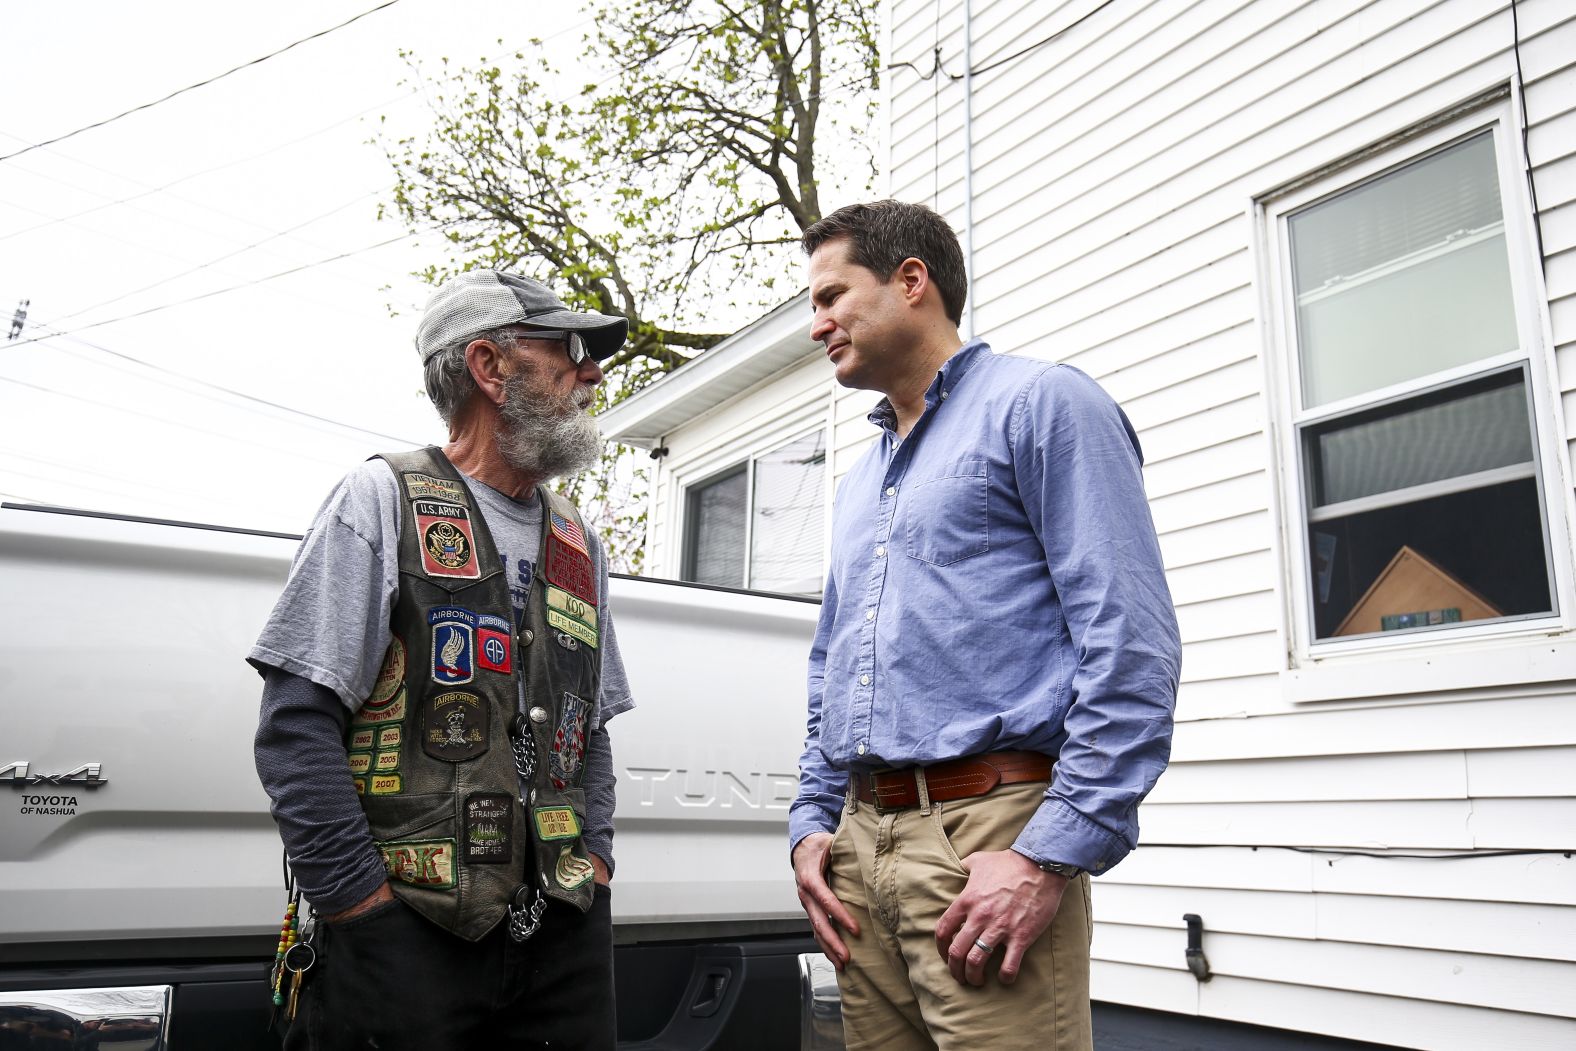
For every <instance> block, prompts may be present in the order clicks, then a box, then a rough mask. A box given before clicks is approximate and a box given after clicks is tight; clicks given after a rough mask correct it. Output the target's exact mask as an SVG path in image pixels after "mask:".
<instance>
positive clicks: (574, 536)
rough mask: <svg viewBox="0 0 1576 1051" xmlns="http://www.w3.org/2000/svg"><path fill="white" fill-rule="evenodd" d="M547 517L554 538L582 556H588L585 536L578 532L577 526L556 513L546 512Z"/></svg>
mask: <svg viewBox="0 0 1576 1051" xmlns="http://www.w3.org/2000/svg"><path fill="white" fill-rule="evenodd" d="M547 515H548V523H549V525H550V526H551V528H552V531H553V535H554V536H556V537H557V538H558V539H560V540H562V541H563V542H564V543H566V544H568V545H569V546H570V547H572V548H574V549H575V550H576V551H578V552H580V553H581V554H582V555H588V554H590V552H588V551H587V550H586V535H585V534H584V533H582V532H581V531H580V527H579V526H577V525H575V524H574V523H573V522H571V521H570V520H569V519H567V518H565V517H564V516H563V515H561V514H559V513H558V512H557V511H549V512H547Z"/></svg>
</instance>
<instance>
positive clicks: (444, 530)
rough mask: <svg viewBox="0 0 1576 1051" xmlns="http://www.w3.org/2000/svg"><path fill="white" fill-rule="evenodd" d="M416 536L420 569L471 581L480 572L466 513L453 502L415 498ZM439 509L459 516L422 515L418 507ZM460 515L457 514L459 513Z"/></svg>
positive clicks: (430, 574)
mask: <svg viewBox="0 0 1576 1051" xmlns="http://www.w3.org/2000/svg"><path fill="white" fill-rule="evenodd" d="M415 507H416V535H417V536H418V537H419V538H420V543H421V568H422V569H423V570H424V571H425V572H426V574H427V575H428V576H429V577H458V578H461V579H464V580H475V579H477V578H479V577H480V576H481V575H482V570H481V563H480V562H479V561H477V558H476V540H475V537H474V536H473V534H472V533H471V522H470V513H469V512H467V511H466V510H465V508H463V507H460V506H458V505H455V504H435V503H429V502H427V501H420V500H418V501H417V502H416V504H415ZM423 508H426V509H427V510H438V509H443V510H447V511H458V512H460V515H424V514H422V513H421V510H422V509H423ZM462 515H463V516H464V517H461V516H462Z"/></svg>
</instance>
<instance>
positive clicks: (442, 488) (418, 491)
mask: <svg viewBox="0 0 1576 1051" xmlns="http://www.w3.org/2000/svg"><path fill="white" fill-rule="evenodd" d="M405 491H406V492H407V493H409V494H410V498H411V499H412V500H424V499H426V500H450V501H455V502H458V503H462V504H463V503H468V502H469V501H467V500H466V498H465V486H463V485H461V484H460V483H459V482H451V481H449V480H448V479H447V478H434V477H432V475H430V474H416V473H414V472H412V473H410V474H407V475H405Z"/></svg>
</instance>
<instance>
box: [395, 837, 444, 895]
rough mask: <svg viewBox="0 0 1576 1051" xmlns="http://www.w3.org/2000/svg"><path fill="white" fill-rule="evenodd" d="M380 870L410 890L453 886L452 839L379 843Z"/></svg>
mask: <svg viewBox="0 0 1576 1051" xmlns="http://www.w3.org/2000/svg"><path fill="white" fill-rule="evenodd" d="M378 853H380V854H382V855H383V867H384V869H386V870H387V871H388V874H389V878H390V879H397V880H399V881H400V882H401V883H409V884H410V885H411V886H413V887H436V888H440V889H446V888H448V887H452V886H454V840H452V839H407V840H403V841H398V842H393V843H379V844H378Z"/></svg>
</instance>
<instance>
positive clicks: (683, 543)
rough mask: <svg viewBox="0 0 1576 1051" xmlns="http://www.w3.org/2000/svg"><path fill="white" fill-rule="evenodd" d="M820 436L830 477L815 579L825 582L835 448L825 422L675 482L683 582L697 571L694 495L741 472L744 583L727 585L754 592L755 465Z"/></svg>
mask: <svg viewBox="0 0 1576 1051" xmlns="http://www.w3.org/2000/svg"><path fill="white" fill-rule="evenodd" d="M818 433H819V434H823V435H825V446H824V448H825V456H826V459H825V461H824V466H823V473H824V474H825V475H827V476H828V477H824V478H823V479H822V487H821V492H822V494H823V499H822V509H821V510H822V525H821V533H822V538H821V550H820V565H819V566H818V567H817V573H816V575H817V577H818V578H820V579H822V580H824V579H825V577H826V551H827V531H828V529H829V528H830V520H829V513H828V508H827V506H826V505H827V500H826V499H825V496H824V494H825V493H826V491H827V488H826V487H827V486H828V485H829V484H830V477H829V476H830V473H831V468H832V455H831V454H832V448H831V443H832V433H831V428H830V427H829V426H828V425H827V424H826V422H825V421H824V420H817V421H816V422H815V423H813V424H811V425H809V426H802V427H798V428H794V429H792V430H787V431H781V432H773V433H772V434H771V435H770V436H769V438H768V440H764V441H760V442H756V443H754V444H753V445H752V446H751V447H750V450H749V452H748V453H746V454H745V455H744V456H742V457H738V458H735V459H732V460H729V461H728V462H727V463H725V464H722V465H718V466H710V467H708V469H707V470H706V471H705V472H704V473H701V474H696V475H695V476H694V477H684V478H677V479H675V481H676V483H677V490H678V494H679V499H678V501H677V503H678V504H679V506H680V508H681V510H680V512H679V514H678V516H677V517H678V538H679V544H680V549H681V551H682V555H681V557H680V560H679V567H680V569H679V572H680V574H681V576H682V579H684V580H690V579H691V574H692V573H693V571H694V543H695V534H694V531H693V529H692V527H693V526H694V524H695V521H694V510H693V508H694V504H693V497H694V495H695V494H696V493H697V492H698V491H699V490H701V489H704V488H706V487H707V486H708V485H713V484H715V483H717V482H720V481H723V480H725V479H727V478H730V477H732V476H733V475H735V474H738V473H739V472H740V471H741V470H742V471H743V473H744V582H743V583H742V584H734V585H727V586H730V587H738V588H742V589H743V590H746V591H748V590H751V589H753V588H754V584H753V578H754V575H755V567H754V560H753V559H752V557H751V556H752V553H753V552H752V550H751V543H752V541H753V539H754V531H755V464H756V461H758V460H759V459H761V457H763V456H767V455H769V454H771V453H773V452H776V451H777V450H778V449H781V448H783V447H785V446H788V445H792V444H793V443H794V442H797V441H800V440H802V439H804V438H808V437H810V436H811V435H814V434H818ZM817 591H818V592H819V588H818V589H817Z"/></svg>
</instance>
